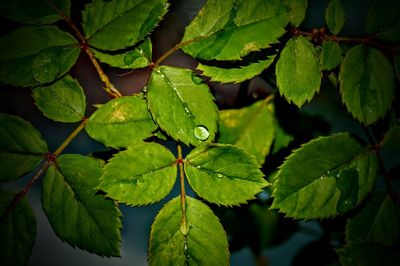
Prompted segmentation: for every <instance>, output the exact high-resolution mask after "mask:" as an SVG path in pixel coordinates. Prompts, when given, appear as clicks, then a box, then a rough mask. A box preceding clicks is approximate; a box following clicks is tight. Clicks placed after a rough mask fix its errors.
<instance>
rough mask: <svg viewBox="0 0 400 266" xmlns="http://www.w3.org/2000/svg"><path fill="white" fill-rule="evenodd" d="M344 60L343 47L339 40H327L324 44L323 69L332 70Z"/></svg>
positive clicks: (322, 53) (322, 54)
mask: <svg viewBox="0 0 400 266" xmlns="http://www.w3.org/2000/svg"><path fill="white" fill-rule="evenodd" d="M341 61H342V48H341V47H340V45H339V44H338V43H337V42H334V41H327V42H324V43H323V44H322V52H321V69H322V70H332V69H334V68H336V67H337V66H338V65H340V62H341Z"/></svg>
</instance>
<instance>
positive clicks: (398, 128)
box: [381, 124, 400, 151]
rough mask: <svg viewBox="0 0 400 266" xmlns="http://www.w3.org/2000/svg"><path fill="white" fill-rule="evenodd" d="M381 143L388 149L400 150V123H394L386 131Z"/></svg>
mask: <svg viewBox="0 0 400 266" xmlns="http://www.w3.org/2000/svg"><path fill="white" fill-rule="evenodd" d="M381 145H382V147H383V148H385V149H388V150H394V151H400V124H396V125H394V126H393V127H392V128H390V130H389V131H388V132H386V134H385V136H384V137H383V140H382V144H381Z"/></svg>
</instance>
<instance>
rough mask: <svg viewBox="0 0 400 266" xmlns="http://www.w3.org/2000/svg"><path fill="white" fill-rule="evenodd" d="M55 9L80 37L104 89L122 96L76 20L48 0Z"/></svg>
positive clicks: (77, 36) (76, 35) (112, 95)
mask: <svg viewBox="0 0 400 266" xmlns="http://www.w3.org/2000/svg"><path fill="white" fill-rule="evenodd" d="M47 2H48V3H49V4H50V5H51V6H52V7H53V9H54V10H56V12H57V13H58V14H59V15H60V16H61V17H62V18H63V19H64V21H65V22H67V24H68V25H69V27H70V28H71V30H72V32H73V33H74V35H75V37H76V38H77V39H78V41H79V43H80V45H81V49H82V50H83V51H85V53H86V54H87V55H88V57H89V59H90V61H91V62H92V64H93V66H94V67H95V69H96V71H97V73H98V75H99V77H100V79H101V81H102V82H103V83H104V84H105V85H106V86H105V87H104V88H103V89H104V90H105V91H106V92H107V93H108V94H109V95H110V96H111V97H113V98H119V97H121V96H122V94H121V93H120V92H119V91H118V90H117V89H116V88H115V86H114V85H113V84H112V83H111V81H110V79H109V78H108V76H107V75H106V74H105V73H104V71H103V69H102V68H101V66H100V64H99V62H98V61H97V59H96V57H95V56H94V54H93V52H92V50H90V47H89V45H88V42H87V40H86V39H85V37H84V36H83V35H82V33H81V32H80V30H79V29H78V27H77V26H76V25H75V24H74V22H73V21H72V20H71V19H70V18H69V17H68V16H67V15H66V14H65V13H64V12H63V11H62V10H60V9H59V8H58V7H57V6H56V5H55V4H54V3H52V2H51V1H47Z"/></svg>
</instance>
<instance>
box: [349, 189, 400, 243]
mask: <svg viewBox="0 0 400 266" xmlns="http://www.w3.org/2000/svg"><path fill="white" fill-rule="evenodd" d="M399 224H400V208H399V206H398V204H397V203H395V202H393V200H392V199H391V198H390V196H388V195H385V194H384V193H375V194H374V195H373V197H372V199H371V200H370V202H369V203H368V204H367V205H365V207H364V208H363V209H362V210H361V212H360V213H358V214H357V215H356V216H354V217H353V218H352V219H350V220H349V221H348V223H347V228H346V241H347V242H349V241H358V240H367V241H374V242H379V243H381V244H386V245H388V246H393V245H395V244H396V242H397V241H398V239H399V236H400V229H399V227H398V225H399Z"/></svg>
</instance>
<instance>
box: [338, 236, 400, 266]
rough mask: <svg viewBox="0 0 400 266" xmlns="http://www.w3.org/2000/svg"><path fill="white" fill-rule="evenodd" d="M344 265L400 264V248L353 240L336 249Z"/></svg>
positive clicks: (389, 265)
mask: <svg viewBox="0 0 400 266" xmlns="http://www.w3.org/2000/svg"><path fill="white" fill-rule="evenodd" d="M336 252H337V253H338V254H339V259H340V264H341V265H343V266H354V265H357V266H358V265H359V266H376V265H380V266H393V265H398V264H399V261H400V254H399V252H398V250H396V249H394V248H391V247H389V246H386V245H382V244H379V243H374V242H369V241H362V242H352V243H350V244H347V245H346V246H345V247H343V248H340V249H338V250H337V251H336Z"/></svg>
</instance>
